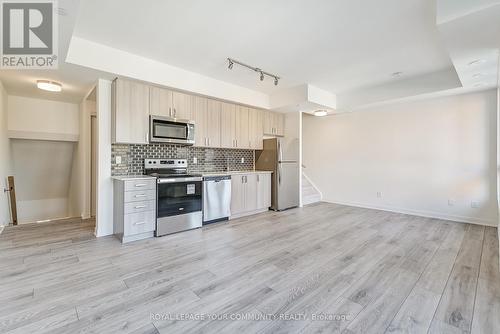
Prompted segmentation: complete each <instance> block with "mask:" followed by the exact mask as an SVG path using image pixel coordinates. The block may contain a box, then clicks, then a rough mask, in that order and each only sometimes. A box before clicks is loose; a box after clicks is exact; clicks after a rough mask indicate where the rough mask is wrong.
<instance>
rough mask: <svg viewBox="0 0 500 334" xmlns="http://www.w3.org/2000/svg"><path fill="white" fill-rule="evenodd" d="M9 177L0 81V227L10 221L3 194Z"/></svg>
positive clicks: (5, 127) (4, 100)
mask: <svg viewBox="0 0 500 334" xmlns="http://www.w3.org/2000/svg"><path fill="white" fill-rule="evenodd" d="M9 175H12V168H11V159H10V143H9V138H8V135H7V93H6V92H5V89H4V88H3V85H2V82H1V81H0V225H8V224H9V222H10V219H11V218H10V205H9V195H8V193H4V192H3V188H7V187H8V183H7V176H9Z"/></svg>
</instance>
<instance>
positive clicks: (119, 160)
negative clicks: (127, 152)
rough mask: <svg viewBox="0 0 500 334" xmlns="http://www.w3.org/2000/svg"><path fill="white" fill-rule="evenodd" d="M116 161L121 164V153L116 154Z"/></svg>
mask: <svg viewBox="0 0 500 334" xmlns="http://www.w3.org/2000/svg"><path fill="white" fill-rule="evenodd" d="M115 162H116V163H117V164H121V163H122V157H121V156H119V155H117V156H116V158H115Z"/></svg>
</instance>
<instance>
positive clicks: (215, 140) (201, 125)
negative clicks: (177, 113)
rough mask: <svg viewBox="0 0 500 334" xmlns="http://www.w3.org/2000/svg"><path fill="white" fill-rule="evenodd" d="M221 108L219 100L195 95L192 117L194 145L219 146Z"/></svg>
mask: <svg viewBox="0 0 500 334" xmlns="http://www.w3.org/2000/svg"><path fill="white" fill-rule="evenodd" d="M221 108H222V104H221V102H219V101H216V100H211V99H207V98H204V97H201V96H197V97H195V100H194V108H193V117H192V118H193V120H194V122H195V146H198V147H220V134H221V130H220V129H221V127H220V125H221V124H220V123H221V117H220V115H221Z"/></svg>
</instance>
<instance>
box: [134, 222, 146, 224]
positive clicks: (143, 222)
mask: <svg viewBox="0 0 500 334" xmlns="http://www.w3.org/2000/svg"><path fill="white" fill-rule="evenodd" d="M144 224H146V222H136V223H134V225H144Z"/></svg>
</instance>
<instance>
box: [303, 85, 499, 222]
mask: <svg viewBox="0 0 500 334" xmlns="http://www.w3.org/2000/svg"><path fill="white" fill-rule="evenodd" d="M496 108H497V93H496V90H489V91H484V92H478V93H472V94H464V95H456V96H449V97H442V98H435V99H428V100H423V101H416V102H406V103H398V104H393V105H387V106H382V107H374V108H370V109H366V110H363V111H360V112H353V113H345V114H338V115H334V116H329V117H324V118H320V117H314V116H304V119H303V159H304V164H305V165H306V166H307V170H306V174H307V175H308V176H309V177H310V178H311V179H312V181H313V182H314V183H315V184H316V185H318V186H319V187H320V190H321V192H322V193H323V199H324V200H326V201H330V202H336V203H343V204H350V205H357V206H363V207H373V208H380V209H386V210H393V211H398V212H406V213H412V214H417V215H423V216H431V217H439V218H444V219H451V220H457V221H465V222H473V223H479V224H488V225H495V226H496V225H497V220H498V217H497V183H496V177H497V176H496V149H497V146H496V145H497V144H496V123H497V121H496ZM377 192H380V193H381V197H380V198H379V197H377ZM448 200H451V201H452V203H451V204H452V206H450V205H449V204H448ZM472 201H474V202H477V203H478V208H471V202H472Z"/></svg>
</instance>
